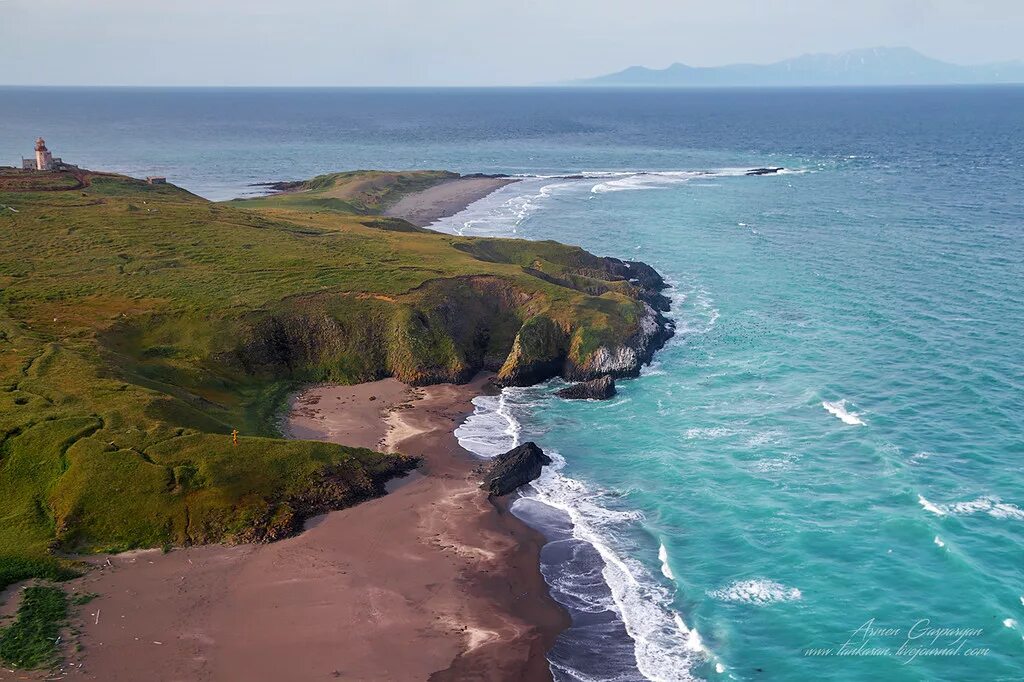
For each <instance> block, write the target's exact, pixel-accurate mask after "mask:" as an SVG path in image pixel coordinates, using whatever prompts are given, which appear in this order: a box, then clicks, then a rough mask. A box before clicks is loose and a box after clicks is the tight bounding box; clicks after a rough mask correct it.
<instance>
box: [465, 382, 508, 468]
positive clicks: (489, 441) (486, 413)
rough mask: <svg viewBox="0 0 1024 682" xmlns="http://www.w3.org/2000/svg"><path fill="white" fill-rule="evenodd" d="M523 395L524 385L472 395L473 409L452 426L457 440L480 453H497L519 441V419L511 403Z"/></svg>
mask: <svg viewBox="0 0 1024 682" xmlns="http://www.w3.org/2000/svg"><path fill="white" fill-rule="evenodd" d="M522 399H523V389H517V388H506V389H505V390H503V391H502V392H501V393H500V394H498V395H480V396H477V397H475V398H473V405H474V406H475V409H474V410H473V413H472V414H471V415H469V417H467V418H466V420H465V421H464V422H463V423H462V424H461V425H460V426H459V427H458V428H457V429H455V437H456V438H458V440H459V444H460V445H461V446H462V447H463V448H465V449H466V450H469V451H470V452H472V453H474V454H477V455H479V456H481V457H488V458H490V457H496V456H498V455H500V454H501V453H503V452H507V451H509V450H511V449H512V448H514V447H515V446H516V445H518V444H519V430H520V426H519V421H518V420H517V419H516V418H515V417H514V416H513V415H512V411H511V410H512V408H511V403H514V402H516V401H517V400H522Z"/></svg>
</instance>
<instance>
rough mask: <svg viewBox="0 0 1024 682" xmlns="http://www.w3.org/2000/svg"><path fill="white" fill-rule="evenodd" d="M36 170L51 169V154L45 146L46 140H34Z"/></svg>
mask: <svg viewBox="0 0 1024 682" xmlns="http://www.w3.org/2000/svg"><path fill="white" fill-rule="evenodd" d="M36 170H41V171H48V170H53V154H51V153H50V150H49V149H47V148H46V140H44V139H43V138H41V137H40V138H39V139H38V140H36Z"/></svg>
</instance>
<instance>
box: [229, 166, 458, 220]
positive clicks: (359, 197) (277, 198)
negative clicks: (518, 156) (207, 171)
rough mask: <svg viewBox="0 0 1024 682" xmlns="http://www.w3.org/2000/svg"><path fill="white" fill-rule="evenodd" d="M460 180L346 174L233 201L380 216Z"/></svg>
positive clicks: (429, 174)
mask: <svg viewBox="0 0 1024 682" xmlns="http://www.w3.org/2000/svg"><path fill="white" fill-rule="evenodd" d="M458 177H459V174H458V173H451V172H448V171H348V172H345V173H327V174H326V175H318V176H316V177H315V178H311V179H309V180H301V181H297V182H275V183H270V184H269V185H268V187H269V188H271V189H273V190H276V191H277V192H278V193H276V194H273V195H271V196H267V197H256V198H252V199H236V200H235V202H233V203H244V204H245V205H246V206H247V207H250V208H257V207H276V208H291V209H304V210H311V211H336V212H339V213H353V214H360V215H370V214H375V213H383V212H384V210H385V209H387V208H388V207H389V206H391V205H392V204H394V203H396V202H397V201H398V200H399V199H401V198H402V197H403V196H405V195H407V194H409V193H412V192H418V191H420V190H425V189H429V188H430V187H433V186H435V185H439V184H441V183H443V182H447V181H449V180H454V179H456V178H458Z"/></svg>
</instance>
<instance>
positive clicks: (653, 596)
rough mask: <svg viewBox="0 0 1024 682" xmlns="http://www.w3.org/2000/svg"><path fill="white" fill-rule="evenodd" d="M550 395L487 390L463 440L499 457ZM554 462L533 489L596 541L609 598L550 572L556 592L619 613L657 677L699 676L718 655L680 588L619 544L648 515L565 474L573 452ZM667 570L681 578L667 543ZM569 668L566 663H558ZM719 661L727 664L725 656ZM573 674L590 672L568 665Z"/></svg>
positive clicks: (463, 429) (638, 654)
mask: <svg viewBox="0 0 1024 682" xmlns="http://www.w3.org/2000/svg"><path fill="white" fill-rule="evenodd" d="M538 400H544V397H543V396H542V395H540V394H539V393H538V392H537V391H536V390H534V391H533V392H532V393H531V390H530V389H528V388H526V389H523V388H505V389H503V390H502V392H501V394H500V395H498V396H479V397H477V398H475V399H474V400H473V404H474V406H475V409H474V411H473V414H472V415H470V417H469V418H467V419H466V421H465V423H464V424H463V425H462V426H460V427H459V428H458V429H456V431H455V435H456V437H457V438H458V439H459V444H460V445H461V446H462V447H464V448H465V449H467V450H469V451H470V452H473V453H475V454H477V455H480V456H482V457H494V456H495V455H497V454H499V453H501V452H504V451H506V450H508V449H510V448H512V447H515V446H516V445H518V444H519V436H520V433H521V430H522V429H521V427H520V426H519V422H518V420H517V418H516V413H517V412H518V411H520V410H526V409H529V408H531V407H534V406H536V405H537V404H538V403H537V402H536V401H538ZM547 454H548V455H549V456H550V457H551V458H552V460H553V463H552V464H551V465H550V466H548V467H545V469H544V470H543V472H542V473H541V476H540V478H539V479H537V480H536V481H534V482H533V483H532V484H531V487H532V491H531V492H530V493H528V495H529V498H530V499H531V500H533V501H536V502H540V503H543V504H544V505H546V506H547V507H549V508H552V509H555V510H559V511H561V512H563V513H564V514H565V515H566V516H567V517H568V518H569V520H570V521H571V524H572V526H571V531H570V532H571V536H572V537H573V538H575V539H576V540H579V541H582V542H583V543H585V544H586V545H589V546H590V547H592V548H593V549H594V550H596V552H597V554H598V555H599V556H600V560H601V566H600V576H601V580H602V581H603V583H604V585H605V586H606V587H607V593H606V594H607V595H608V596H607V597H605V598H604V599H603V600H602V599H596V600H595V595H594V593H593V591H590V590H588V589H580V587H577V586H573V585H571V584H568V583H567V582H566V580H567V578H570V579H571V578H572V576H560V575H554V576H548V575H546V576H545V577H546V578H547V579H548V582H549V583H550V584H551V585H552V587H553V588H555V589H554V591H555V593H556V594H565V593H568V595H569V598H571V600H572V603H571V606H572V608H575V609H580V610H585V611H587V612H591V613H593V612H612V613H614V614H615V615H617V617H618V619H619V620H620V621H621V624H622V626H623V627H624V628H625V631H626V633H627V634H628V635H629V637H630V639H631V640H632V642H633V654H634V657H635V664H636V668H637V670H639V671H640V673H641V674H642V675H643V676H644V677H646V678H648V679H650V680H662V681H665V682H685V681H689V680H693V679H696V678H695V677H694V675H693V674H692V672H691V671H692V669H693V667H694V666H696V665H698V664H701V663H704V662H706V661H708V660H709V659H710V660H715V659H714V656H713V654H711V652H709V651H708V650H707V648H706V647H705V646H704V644H703V642H702V640H701V637H700V634H699V633H698V632H697V630H696V629H695V628H692V627H689V626H687V625H686V623H685V621H684V619H683V617H682V615H681V614H680V613H678V612H676V611H675V610H674V609H673V608H672V606H671V604H672V600H673V591H672V590H671V589H670V588H669V587H667V586H666V585H665V584H664V583H663V582H662V581H661V580H659V579H658V578H656V577H655V576H654V575H652V574H651V573H650V571H648V570H647V568H646V567H645V566H644V565H643V564H642V563H641V562H640V561H638V560H636V559H634V558H632V557H630V556H628V555H627V554H626V553H624V552H620V551H618V550H617V549H616V545H617V542H616V538H617V537H619V536H620V534H624V533H626V532H628V530H629V528H630V527H635V524H636V523H637V522H638V521H640V520H642V518H643V515H642V514H640V513H639V512H637V511H630V510H620V509H615V508H613V505H612V504H610V503H607V502H606V500H607V499H608V496H607V493H606V491H603V490H601V489H598V488H595V487H593V486H590V485H587V484H585V483H583V482H582V481H579V480H576V479H574V478H571V477H569V476H566V475H564V474H563V470H564V468H565V465H566V462H565V459H564V458H563V457H562V456H561V455H560V454H559V453H558V452H554V451H549V452H548V453H547ZM659 559H660V561H661V566H662V569H661V570H662V573H663V574H664V575H665V577H667V578H669V579H674V576H673V574H672V571H671V568H669V566H668V554H667V550H666V549H665V547H664V546H663V545H662V546H661V547H660V549H659ZM554 667H555V668H556V669H563V668H565V666H564V665H563V664H561V663H559V664H556V665H555V666H554ZM716 668H721V669H724V666H722V665H721V664H720V663H716ZM563 672H565V674H566V676H567V677H568V678H570V679H583V678H581V677H580V676H579V675H574V674H572V673H571V671H569V670H563Z"/></svg>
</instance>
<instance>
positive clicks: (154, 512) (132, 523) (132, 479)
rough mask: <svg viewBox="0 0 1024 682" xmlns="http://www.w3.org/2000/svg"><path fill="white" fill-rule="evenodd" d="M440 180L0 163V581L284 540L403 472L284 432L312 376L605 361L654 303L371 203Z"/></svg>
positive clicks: (588, 365)
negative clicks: (73, 558) (207, 194)
mask: <svg viewBox="0 0 1024 682" xmlns="http://www.w3.org/2000/svg"><path fill="white" fill-rule="evenodd" d="M451 177H452V174H447V173H438V172H423V173H376V172H370V173H366V172H360V173H341V174H336V175H329V176H321V177H319V178H315V179H314V180H311V181H308V182H307V183H304V184H302V185H301V186H297V187H293V189H294V190H296V191H293V192H289V193H283V194H278V195H275V196H272V197H266V198H260V199H253V200H248V201H235V202H229V203H223V204H217V203H211V202H209V201H206V200H204V199H202V198H200V197H197V196H195V195H193V194H190V193H189V192H187V191H185V190H183V189H180V188H178V187H175V186H173V185H148V184H146V183H145V182H142V181H139V180H134V179H131V178H127V177H124V176H117V175H109V174H99V173H89V172H84V171H83V172H79V173H77V175H74V176H73V175H70V174H63V173H61V174H54V173H23V172H21V171H10V170H4V171H0V243H2V244H3V247H2V249H0V588H2V587H3V586H5V585H7V584H10V583H12V582H15V581H18V580H23V579H26V578H31V577H43V578H50V579H60V578H64V577H67V575H68V571H69V566H68V564H67V563H66V562H65V561H64V560H63V559H61V557H62V556H63V555H65V554H68V553H81V552H105V551H122V550H128V549H132V548H139V547H154V546H173V545H187V544H195V543H207V542H239V541H268V540H273V539H276V538H279V537H282V536H284V535H287V534H289V533H292V532H294V531H295V530H296V529H297V528H298V527H299V525H300V523H301V520H302V519H303V518H305V517H306V516H309V515H311V514H315V513H319V512H322V511H325V510H327V509H333V508H340V507H343V506H346V505H350V504H354V503H356V502H358V501H360V500H363V499H366V498H368V497H371V496H374V495H378V494H380V493H381V492H382V486H383V483H384V481H385V480H386V479H387V478H389V477H391V476H394V475H395V474H396V473H399V472H401V471H403V470H405V469H407V468H409V467H410V466H413V465H414V461H413V460H411V459H409V458H406V457H403V456H400V455H388V454H381V453H376V452H372V451H370V450H365V449H358V448H348V447H342V446H339V445H333V444H329V443H319V442H310V441H295V440H285V439H283V438H282V437H281V434H280V433H279V430H278V424H277V420H278V418H279V415H280V411H281V409H282V408H283V406H284V404H285V398H286V396H287V395H288V393H289V392H290V391H291V390H294V389H295V388H296V387H297V386H298V385H300V384H302V383H308V382H320V381H332V382H341V383H354V382H361V381H366V380H372V379H378V378H383V377H387V376H394V377H398V378H399V379H402V380H404V381H408V382H411V383H415V384H426V383H433V382H440V381H457V382H459V381H465V380H468V379H469V378H470V377H471V376H472V375H473V374H474V373H476V372H477V371H479V370H481V369H489V370H493V371H496V372H498V374H499V378H500V379H501V380H504V381H506V382H508V383H529V382H532V381H537V380H539V379H544V378H547V377H550V376H553V375H556V374H562V375H564V376H567V377H575V378H585V377H587V376H589V375H592V374H596V373H600V372H603V371H608V367H607V365H608V360H607V358H608V351H609V350H612V351H614V349H616V348H621V347H623V345H624V344H628V343H629V342H630V339H634V340H635V339H636V338H637V335H638V334H639V333H640V328H641V326H642V321H643V320H644V317H645V315H649V310H650V309H649V308H648V307H647V306H646V305H645V304H644V303H643V302H642V300H641V298H644V299H645V300H650V295H649V294H650V291H645V290H644V287H643V286H641V285H640V284H639V283H638V282H637V281H635V278H631V277H626V276H625V275H624V274H623V273H624V272H625V271H624V270H623V267H626V268H627V270H628V266H623V264H622V263H621V262H619V261H613V260H611V259H602V258H598V257H596V256H593V255H591V254H589V253H587V252H585V251H583V250H581V249H579V248H575V247H569V246H564V245H561V244H557V243H555V242H528V241H521V240H502V239H472V238H463V237H454V236H450V235H443V234H438V233H434V232H430V231H426V230H422V229H419V228H416V227H413V226H412V225H410V224H409V223H406V222H405V221H402V220H399V219H396V218H386V217H383V216H380V215H377V214H378V213H379V212H380V211H381V209H382V208H383V207H385V206H386V205H390V203H392V202H393V201H395V200H397V197H400V196H401V195H402V194H404V193H406V192H409V191H416V190H418V189H422V188H424V187H427V186H430V185H431V184H433V183H436V182H439V181H442V180H445V179H448V178H451ZM634 272H635V270H634ZM627 274H628V273H627ZM655 276H656V275H655ZM630 279H634V281H633V282H630V281H629V280H630ZM612 371H620V372H621V371H625V370H623V368H622V367H613V368H612ZM232 429H238V431H239V432H240V433H241V438H240V443H239V445H238V446H237V447H235V446H233V445H232V438H231V435H230V434H231V431H232Z"/></svg>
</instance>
